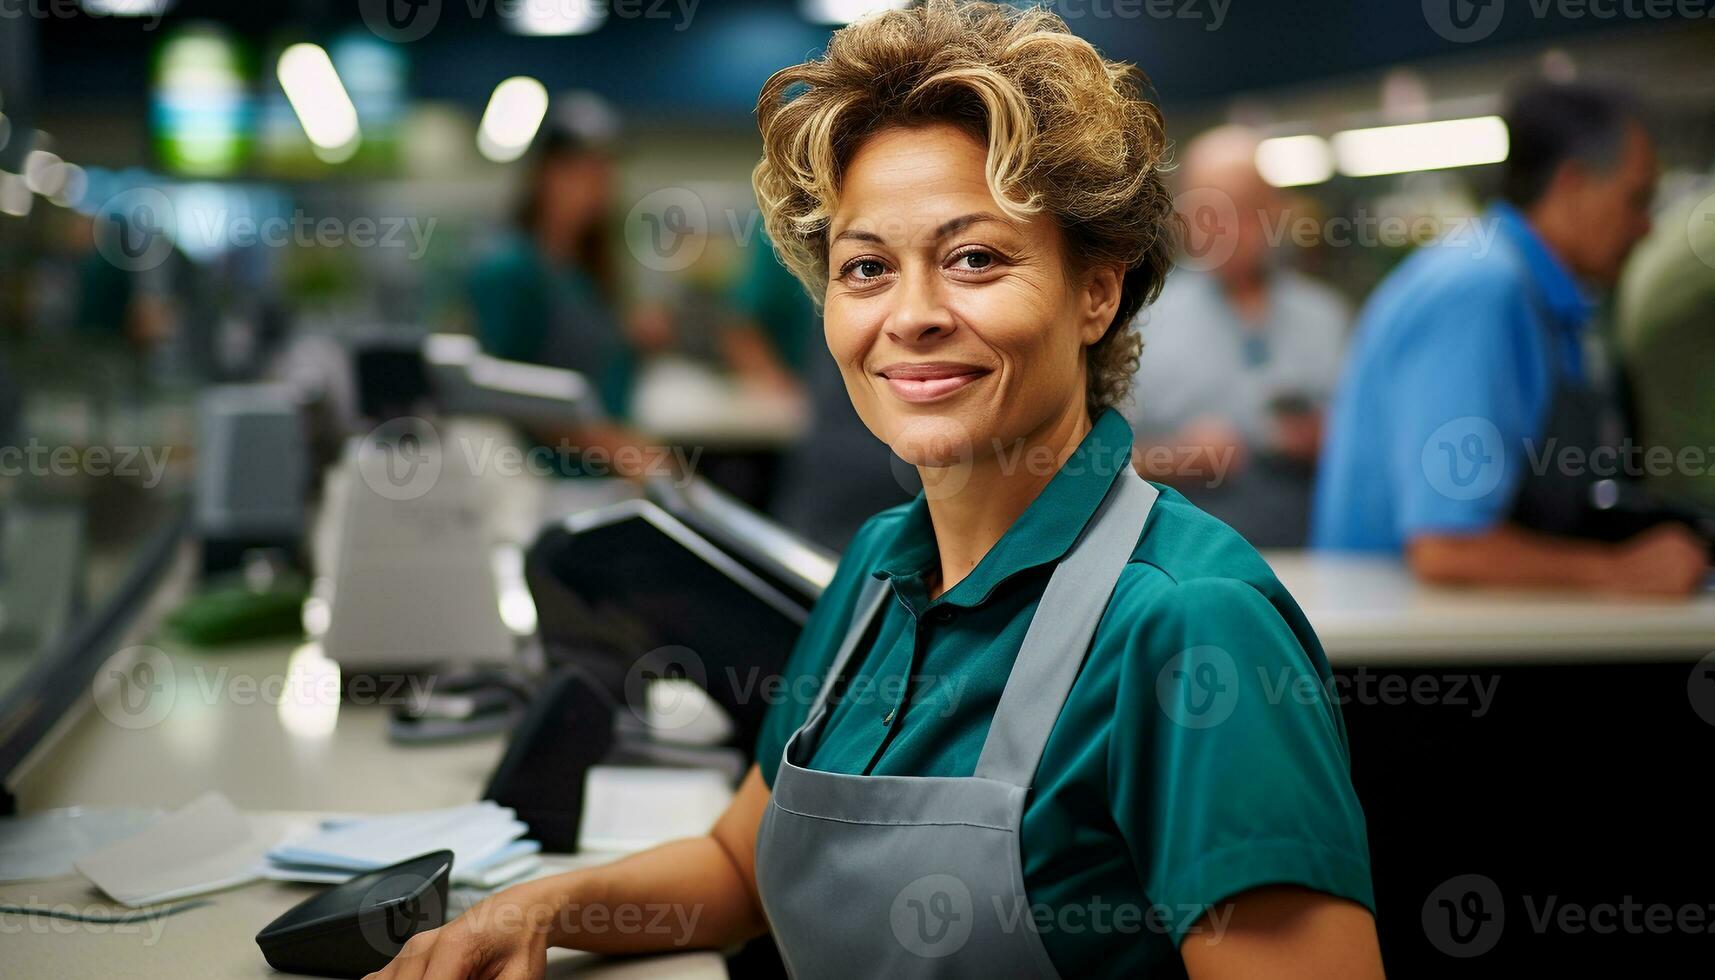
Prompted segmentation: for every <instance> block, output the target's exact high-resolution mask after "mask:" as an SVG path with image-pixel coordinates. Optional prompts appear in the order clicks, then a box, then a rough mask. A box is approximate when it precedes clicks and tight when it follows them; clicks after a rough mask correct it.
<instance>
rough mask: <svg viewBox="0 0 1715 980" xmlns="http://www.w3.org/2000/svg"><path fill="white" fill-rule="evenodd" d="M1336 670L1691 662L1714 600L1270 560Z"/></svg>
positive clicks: (1382, 565) (1712, 634)
mask: <svg viewBox="0 0 1715 980" xmlns="http://www.w3.org/2000/svg"><path fill="white" fill-rule="evenodd" d="M1263 557H1264V558H1265V559H1267V560H1268V563H1269V564H1270V565H1271V566H1272V567H1273V568H1274V571H1275V574H1276V575H1278V576H1280V580H1281V582H1282V583H1284V584H1285V586H1286V588H1287V590H1288V591H1290V592H1291V593H1292V595H1293V597H1294V598H1295V599H1297V600H1298V604H1299V606H1301V607H1302V608H1303V609H1304V613H1305V615H1306V616H1307V617H1308V618H1309V619H1310V624H1311V625H1312V626H1314V627H1315V629H1316V634H1317V636H1319V637H1320V638H1321V640H1322V646H1323V648H1324V649H1326V650H1327V652H1328V659H1329V660H1330V661H1331V662H1332V663H1333V664H1334V666H1336V667H1349V666H1380V665H1392V664H1408V663H1414V662H1432V663H1443V662H1454V661H1464V662H1471V661H1483V662H1501V661H1517V662H1561V661H1578V660H1685V661H1688V662H1689V661H1694V660H1697V659H1699V658H1700V657H1702V656H1703V655H1705V654H1707V653H1709V652H1711V651H1715V594H1711V593H1708V592H1705V593H1703V594H1701V595H1698V596H1695V597H1693V598H1691V599H1642V598H1628V597H1617V596H1602V595H1591V594H1586V593H1580V592H1574V591H1570V590H1562V591H1551V590H1523V589H1474V588H1448V587H1442V586H1433V585H1425V584H1423V583H1421V582H1418V581H1416V580H1415V579H1414V578H1413V577H1412V576H1411V574H1410V572H1409V571H1407V570H1406V568H1405V567H1404V566H1403V565H1402V564H1400V563H1399V562H1397V561H1391V560H1387V559H1378V558H1368V557H1356V556H1334V555H1323V554H1314V553H1310V552H1300V551H1268V552H1264V553H1263Z"/></svg>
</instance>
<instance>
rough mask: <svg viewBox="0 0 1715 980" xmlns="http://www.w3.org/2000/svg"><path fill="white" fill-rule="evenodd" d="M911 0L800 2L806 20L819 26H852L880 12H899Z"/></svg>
mask: <svg viewBox="0 0 1715 980" xmlns="http://www.w3.org/2000/svg"><path fill="white" fill-rule="evenodd" d="M909 2H910V0H800V2H799V4H798V9H799V11H800V12H802V13H803V15H804V19H805V20H808V21H813V22H815V23H818V24H850V23H851V22H852V21H854V20H857V19H858V18H859V17H862V16H863V15H865V14H873V13H875V12H876V11H878V10H899V9H900V8H902V7H905V6H906V5H907V4H908V3H909Z"/></svg>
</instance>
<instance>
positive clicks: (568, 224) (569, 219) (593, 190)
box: [537, 153, 613, 235]
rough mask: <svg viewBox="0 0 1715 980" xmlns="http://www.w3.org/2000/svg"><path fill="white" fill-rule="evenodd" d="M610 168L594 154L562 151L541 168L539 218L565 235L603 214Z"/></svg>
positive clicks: (610, 186)
mask: <svg viewBox="0 0 1715 980" xmlns="http://www.w3.org/2000/svg"><path fill="white" fill-rule="evenodd" d="M612 172H613V167H612V165H611V164H610V163H609V162H608V160H607V158H606V157H604V156H602V155H600V154H597V153H562V154H560V155H559V156H557V157H555V158H554V159H552V160H550V161H548V162H547V163H546V164H544V165H543V167H542V173H541V177H540V178H539V179H540V180H541V185H540V193H539V196H538V199H537V206H538V207H540V208H541V209H542V220H543V221H544V222H545V223H546V224H547V225H548V226H549V227H551V228H554V229H557V230H559V231H562V232H565V233H567V234H573V235H575V234H578V233H581V232H582V231H583V230H584V229H585V228H587V227H589V226H590V225H591V224H592V223H594V222H596V221H598V220H600V219H601V217H602V216H603V215H604V214H605V213H606V211H607V207H608V201H609V198H610V197H611V196H612V193H613V180H612Z"/></svg>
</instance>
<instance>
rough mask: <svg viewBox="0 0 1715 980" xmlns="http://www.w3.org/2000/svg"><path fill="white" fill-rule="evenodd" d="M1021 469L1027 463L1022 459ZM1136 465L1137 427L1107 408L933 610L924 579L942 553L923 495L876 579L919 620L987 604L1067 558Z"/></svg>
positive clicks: (886, 549)
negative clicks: (1118, 479)
mask: <svg viewBox="0 0 1715 980" xmlns="http://www.w3.org/2000/svg"><path fill="white" fill-rule="evenodd" d="M1018 465H1020V466H1025V465H1028V462H1027V461H1026V460H1025V459H1022V458H1021V459H1020V460H1019V462H1018ZM1130 465H1131V426H1130V425H1129V424H1128V423H1127V422H1126V420H1125V418H1124V417H1123V416H1121V415H1120V414H1119V412H1117V411H1115V410H1114V409H1111V408H1110V409H1107V410H1106V411H1104V412H1103V413H1102V414H1101V415H1100V416H1099V417H1097V419H1096V421H1095V424H1094V425H1092V426H1091V427H1090V431H1089V432H1088V433H1086V434H1085V436H1084V439H1083V441H1082V442H1080V443H1079V444H1078V448H1077V449H1076V450H1074V451H1073V453H1072V455H1071V456H1069V457H1067V459H1066V462H1065V463H1064V464H1063V465H1062V466H1061V467H1060V470H1059V472H1057V473H1055V474H1054V477H1053V479H1051V480H1049V481H1048V485H1047V486H1045V487H1043V488H1042V492H1041V493H1039V494H1037V496H1036V499H1035V500H1033V501H1031V503H1030V506H1029V507H1027V508H1025V511H1024V513H1023V514H1022V515H1021V516H1020V517H1019V518H1018V520H1017V521H1015V522H1014V523H1013V525H1012V527H1010V528H1008V529H1007V531H1006V533H1005V534H1003V535H1001V538H1000V540H999V541H997V542H995V545H994V547H992V548H990V549H989V551H988V554H986V555H984V556H983V558H982V561H980V562H978V563H977V567H976V568H974V569H972V570H971V573H970V574H969V575H966V576H965V577H964V578H963V579H960V580H959V583H958V584H957V585H955V586H953V587H952V588H951V589H949V590H947V591H946V592H945V593H943V594H942V595H941V596H940V597H939V598H938V599H936V600H935V601H934V602H933V603H931V602H930V601H929V598H928V589H927V585H926V583H925V577H926V576H927V575H928V574H929V573H930V572H931V571H932V570H934V568H935V566H936V563H937V562H939V560H940V551H939V549H938V548H937V547H936V545H935V530H934V526H933V525H932V524H931V523H930V520H929V504H928V500H927V498H926V497H925V496H924V495H923V494H921V493H919V494H918V495H917V498H916V499H915V500H913V501H912V502H911V503H910V504H909V505H908V506H907V508H906V511H905V515H904V519H903V520H901V521H900V522H899V526H898V529H897V531H896V532H895V533H894V536H893V538H892V539H891V540H890V541H887V542H886V543H885V544H884V545H883V546H882V552H881V557H880V560H879V561H878V563H877V566H876V570H875V572H874V573H873V574H874V576H875V577H876V578H880V579H888V580H891V582H892V584H893V588H894V591H895V592H896V593H898V595H899V597H900V598H901V599H903V600H904V601H905V602H906V604H907V605H908V606H910V608H911V610H912V612H913V613H916V614H919V615H920V614H921V613H922V612H923V610H924V609H926V608H927V607H928V606H930V605H942V604H946V605H955V606H961V607H966V608H969V607H974V606H978V605H981V604H982V603H984V602H985V601H987V600H988V597H989V595H990V594H991V593H993V592H994V590H995V588H996V587H997V586H999V585H1000V584H1001V583H1002V582H1004V581H1006V580H1007V579H1009V578H1011V577H1012V576H1014V575H1016V574H1018V573H1020V572H1023V571H1025V570H1027V569H1031V568H1036V567H1039V566H1041V565H1046V564H1048V563H1050V562H1056V561H1059V560H1060V559H1062V558H1064V557H1065V556H1066V554H1067V552H1069V551H1071V550H1072V545H1073V543H1074V542H1076V541H1077V539H1078V534H1079V533H1080V532H1082V531H1083V530H1084V525H1086V524H1088V523H1089V521H1090V518H1091V517H1093V516H1095V513H1096V508H1097V507H1098V506H1100V505H1101V502H1102V500H1103V498H1105V497H1106V496H1107V493H1108V489H1109V488H1110V487H1112V486H1113V482H1114V477H1115V476H1117V475H1118V474H1119V472H1120V470H1121V469H1122V468H1123V467H1126V466H1130Z"/></svg>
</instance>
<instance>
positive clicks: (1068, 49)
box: [752, 0, 1177, 414]
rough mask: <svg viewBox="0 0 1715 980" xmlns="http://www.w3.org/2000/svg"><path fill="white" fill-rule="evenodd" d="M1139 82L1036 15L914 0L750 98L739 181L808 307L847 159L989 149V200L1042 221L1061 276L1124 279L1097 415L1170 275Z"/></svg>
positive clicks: (1129, 370)
mask: <svg viewBox="0 0 1715 980" xmlns="http://www.w3.org/2000/svg"><path fill="white" fill-rule="evenodd" d="M1147 84H1148V82H1147V80H1146V79H1145V78H1144V77H1143V75H1142V73H1141V72H1139V71H1138V70H1137V69H1136V68H1135V67H1134V66H1132V65H1128V64H1124V63H1121V62H1115V61H1109V60H1107V59H1105V58H1103V57H1102V56H1101V54H1100V53H1099V52H1097V51H1096V49H1095V48H1094V47H1092V46H1091V45H1090V43H1089V42H1088V41H1085V40H1083V39H1082V38H1079V37H1076V36H1075V35H1073V34H1072V33H1071V32H1070V31H1069V30H1068V29H1067V27H1066V22H1065V21H1063V20H1061V19H1060V18H1059V17H1058V16H1056V15H1054V14H1053V13H1050V12H1048V11H1046V10H1042V9H1039V8H1023V9H1020V8H1015V7H1009V6H1004V5H1002V4H997V3H986V2H972V0H927V2H925V3H923V4H922V5H921V6H918V7H914V8H912V9H909V10H892V11H887V12H885V13H880V14H874V15H871V16H869V17H865V18H864V19H862V20H859V21H857V22H855V23H853V24H851V25H849V26H847V27H845V28H842V29H841V30H839V31H837V32H835V34H834V35H833V38H832V39H831V40H830V41H829V42H828V49H827V53H826V54H825V55H824V56H823V57H821V58H819V59H815V60H812V61H806V62H804V63H803V64H798V65H793V66H792V67H790V68H783V69H781V70H780V71H777V72H775V73H774V75H773V77H771V78H769V80H768V82H767V83H766V84H765V85H763V87H762V94H761V96H760V97H759V98H758V100H757V104H756V114H757V122H758V126H759V127H760V128H761V130H762V146H763V155H762V161H761V162H760V163H758V164H757V165H756V170H755V172H754V173H753V174H752V184H753V185H754V187H755V189H756V200H757V202H758V204H759V205H760V206H761V209H762V216H763V222H764V226H765V227H766V228H767V231H768V235H769V237H770V238H771V239H772V240H773V242H774V247H775V251H776V253H777V254H778V255H779V257H780V260H781V261H782V262H783V263H784V264H785V265H786V267H787V268H788V269H790V270H791V271H792V273H793V274H794V275H795V276H797V277H798V280H799V281H800V282H802V283H803V284H804V288H805V289H806V290H808V291H809V293H810V295H811V297H812V298H813V299H815V300H816V301H817V302H818V303H820V301H821V299H822V295H823V293H824V292H825V291H826V289H827V285H828V239H827V230H828V223H829V219H830V218H831V217H832V215H833V213H834V210H835V208H836V202H837V200H838V197H839V186H840V180H841V177H842V175H843V173H844V170H845V167H846V165H847V163H848V162H849V161H850V160H851V157H852V155H853V154H854V153H855V152H856V151H857V148H858V147H859V146H860V145H862V143H863V142H864V140H865V139H867V138H868V137H870V136H871V135H873V134H875V133H877V132H879V131H881V130H883V129H888V128H891V127H895V126H922V125H927V124H933V123H951V124H954V125H957V126H960V127H963V128H965V129H967V130H968V131H970V132H971V133H973V134H974V135H975V136H977V137H978V138H979V139H981V140H983V141H984V142H986V143H987V146H988V164H987V179H988V185H989V191H990V193H992V194H993V195H994V198H995V201H996V203H997V204H999V206H1000V208H1001V209H1002V210H1003V211H1005V212H1006V213H1007V215H1008V216H1009V217H1012V218H1013V219H1014V220H1024V219H1026V218H1028V217H1029V216H1030V215H1033V214H1037V213H1042V212H1046V213H1047V214H1049V215H1050V216H1052V217H1053V218H1054V220H1055V223H1056V224H1057V225H1058V226H1059V228H1060V229H1061V231H1062V233H1063V234H1064V235H1065V238H1066V242H1067V245H1068V246H1069V253H1070V256H1071V258H1072V260H1073V261H1074V262H1075V263H1080V264H1082V265H1083V266H1085V267H1088V266H1091V265H1098V264H1117V265H1120V266H1123V267H1124V269H1125V276H1124V280H1123V282H1122V285H1121V291H1120V303H1119V309H1118V310H1117V311H1115V313H1114V318H1113V321H1112V323H1110V324H1109V326H1108V330H1107V332H1106V333H1105V334H1103V336H1102V338H1101V339H1100V340H1098V341H1097V342H1096V343H1095V344H1093V345H1091V346H1090V348H1089V351H1088V358H1089V367H1088V374H1087V377H1088V388H1087V393H1086V394H1087V398H1086V400H1087V402H1088V404H1089V408H1090V411H1091V414H1095V413H1096V412H1099V411H1100V410H1101V409H1103V408H1105V407H1107V406H1110V405H1115V404H1118V403H1120V402H1121V401H1123V400H1124V399H1125V397H1126V395H1127V393H1128V392H1129V391H1130V389H1131V378H1132V375H1133V373H1135V371H1136V370H1137V356H1138V352H1139V350H1140V349H1141V346H1142V344H1141V342H1140V340H1139V338H1138V335H1137V330H1136V329H1135V328H1134V327H1133V326H1132V320H1133V318H1134V317H1135V316H1136V314H1137V312H1138V310H1140V309H1142V308H1143V307H1144V306H1145V305H1146V304H1148V303H1150V302H1151V301H1153V300H1154V299H1155V297H1156V295H1157V294H1158V293H1160V291H1161V284H1162V281H1163V280H1164V279H1166V277H1167V272H1168V269H1169V268H1170V266H1171V264H1172V254H1173V246H1174V240H1175V234H1176V229H1177V224H1176V221H1177V219H1176V218H1175V217H1174V214H1173V202H1172V198H1171V196H1170V195H1169V193H1168V191H1167V187H1166V184H1165V182H1164V181H1163V179H1162V176H1161V170H1162V166H1163V164H1164V163H1165V157H1166V147H1167V135H1166V130H1165V127H1164V125H1163V122H1162V118H1161V113H1160V111H1159V110H1158V109H1157V108H1156V107H1155V105H1154V104H1153V103H1151V102H1150V101H1149V99H1148V98H1146V97H1145V95H1144V91H1145V88H1146V86H1147Z"/></svg>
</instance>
